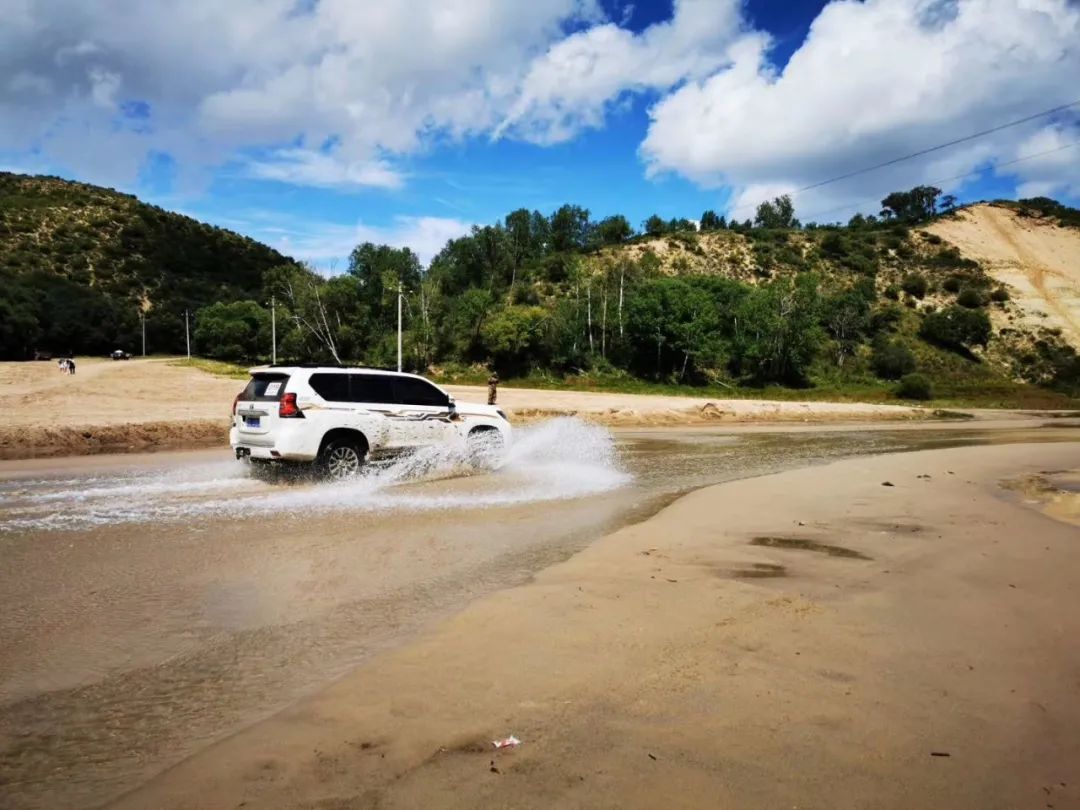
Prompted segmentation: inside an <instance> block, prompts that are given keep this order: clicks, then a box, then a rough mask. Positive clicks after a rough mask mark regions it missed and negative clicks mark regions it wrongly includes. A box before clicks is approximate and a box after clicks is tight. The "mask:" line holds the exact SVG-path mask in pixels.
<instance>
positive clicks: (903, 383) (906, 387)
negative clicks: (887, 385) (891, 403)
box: [896, 374, 934, 400]
mask: <svg viewBox="0 0 1080 810" xmlns="http://www.w3.org/2000/svg"><path fill="white" fill-rule="evenodd" d="M896 396H897V397H899V398H900V399H917V400H927V399H933V398H934V386H933V384H931V382H930V378H929V377H927V376H925V375H924V374H905V375H904V376H903V377H901V378H900V384H899V385H898V386H897V387H896Z"/></svg>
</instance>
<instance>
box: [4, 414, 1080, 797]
mask: <svg viewBox="0 0 1080 810" xmlns="http://www.w3.org/2000/svg"><path fill="white" fill-rule="evenodd" d="M1064 438H1069V434H1068V433H1067V431H1064V430H1062V429H1054V430H1052V431H1049V430H1048V431H1038V430H1028V431H995V432H992V433H984V432H981V431H975V430H967V429H965V430H955V429H953V430H919V431H907V430H905V431H839V432H817V433H815V432H796V433H776V434H768V433H740V434H737V435H734V434H725V433H723V432H721V431H717V430H702V429H698V430H678V431H632V432H626V433H621V434H619V436H618V438H617V441H615V440H613V439H612V437H611V435H610V434H608V433H607V432H606V431H603V430H600V429H598V428H594V427H589V426H587V425H583V424H581V423H576V422H573V421H572V420H559V421H557V422H556V423H553V424H548V425H543V426H538V427H536V428H533V429H531V430H528V431H523V432H522V433H521V434H520V437H519V442H518V444H517V445H516V447H515V448H514V450H513V451H512V452H511V455H510V458H509V459H508V460H507V463H506V465H505V466H504V467H503V468H502V469H501V470H499V471H498V472H497V473H495V474H492V475H473V476H467V477H456V476H455V475H454V468H453V466H452V464H453V461H452V459H436V460H435V461H436V462H437V463H431V462H432V459H426V460H425V459H418V460H414V462H409V463H412V464H415V465H416V466H414V467H411V468H410V467H408V466H401V465H398V466H392V467H391V468H389V469H385V468H384V469H383V470H381V471H377V472H376V474H375V476H374V478H372V479H369V480H366V481H360V482H353V483H352V484H349V485H345V486H331V485H315V484H310V483H305V484H298V485H293V486H280V485H278V486H274V485H270V484H267V483H265V482H261V481H253V480H251V479H249V478H247V477H246V476H244V475H243V474H242V471H243V468H242V467H241V466H239V465H237V464H235V463H234V462H231V461H229V462H226V463H222V464H209V465H206V464H203V465H188V466H184V467H182V468H178V469H175V470H171V471H168V472H164V473H153V474H148V472H147V471H145V470H141V469H139V468H137V467H133V468H132V469H131V470H129V471H127V472H122V473H118V474H115V475H108V476H102V475H98V476H89V475H88V476H68V477H66V478H42V479H38V480H27V479H22V480H18V479H16V480H9V481H7V482H2V483H0V521H4V522H5V523H6V527H5V528H6V529H7V530H6V531H5V532H4V533H3V534H0V548H2V549H3V553H4V565H3V566H0V593H2V594H4V600H5V601H4V604H3V607H4V610H3V611H0V730H2V736H0V786H2V788H0V789H2V790H3V794H4V806H5V807H7V806H10V807H50V808H53V807H82V806H86V805H93V804H96V803H100V802H102V801H104V800H106V799H108V798H109V797H111V796H114V795H116V794H117V793H118V792H121V791H123V790H125V789H128V788H130V787H132V786H134V785H136V784H138V783H139V782H141V781H143V780H145V779H146V778H149V777H150V776H151V775H153V774H154V773H156V772H157V771H159V770H161V769H162V768H163V767H166V766H168V765H169V764H171V763H173V762H176V761H177V760H178V759H180V758H182V757H183V756H185V755H187V754H189V753H191V752H193V751H195V750H197V749H198V748H200V747H202V746H204V745H206V744H208V743H209V742H212V741H213V740H215V739H217V738H219V737H221V736H222V735H224V734H228V733H230V732H231V731H234V730H235V729H237V728H239V727H242V726H243V725H245V724H248V723H250V722H253V721H254V720H257V719H259V718H261V717H264V716H266V715H267V714H268V713H271V712H273V711H275V710H278V709H280V708H282V707H284V706H286V705H288V704H289V703H290V702H292V701H295V700H296V699H298V698H299V697H301V696H303V695H304V694H306V693H309V692H311V691H312V690H314V689H317V688H319V687H320V686H322V685H324V684H326V683H327V682H328V681H330V680H332V679H333V678H335V677H338V676H340V675H341V674H343V673H344V672H346V671H347V670H348V669H349V668H351V667H353V666H355V665H356V664H357V663H358V662H361V661H363V660H364V659H365V658H366V657H368V656H370V655H372V654H373V653H374V652H377V651H378V650H381V649H385V648H386V647H387V646H388V645H392V644H396V643H400V642H401V641H402V639H405V638H407V637H408V636H409V635H410V634H412V633H415V632H416V630H417V629H419V628H420V627H422V626H423V625H424V624H426V623H428V622H431V621H432V620H433V619H436V618H438V617H440V616H443V615H446V614H448V613H451V612H453V611H456V610H459V609H460V608H461V607H462V606H463V605H464V604H466V603H467V602H468V601H469V600H471V599H474V598H476V597H477V596H479V595H482V594H484V593H488V592H491V591H492V590H495V589H498V588H503V587H506V586H508V585H513V584H515V583H519V582H522V581H525V580H527V579H528V578H529V577H530V576H532V575H533V574H534V573H535V572H537V571H538V570H540V569H542V568H544V567H546V566H548V565H550V564H552V563H553V562H556V561H558V560H561V559H564V558H566V557H568V556H570V555H571V554H573V553H574V552H575V551H577V550H579V549H580V548H582V547H583V546H584V545H585V544H587V543H588V542H589V541H590V540H592V539H593V538H595V537H597V536H600V535H602V534H605V533H607V532H610V531H611V530H613V529H615V528H618V527H619V526H621V525H625V524H626V523H629V522H634V521H637V520H640V519H643V518H645V517H647V516H648V515H649V514H651V513H653V512H655V511H656V510H657V509H659V508H661V507H662V506H663V505H665V504H666V503H668V502H670V501H671V500H672V499H673V498H674V497H677V496H678V495H679V494H681V493H683V492H686V491H688V490H691V489H694V488H697V487H700V486H704V485H707V484H711V483H716V482H720V481H726V480H733V479H737V478H745V477H748V476H755V475H763V474H767V473H770V472H774V471H778V470H782V469H787V468H792V467H798V466H802V465H806V464H819V463H826V462H829V461H833V460H836V459H840V458H845V457H850V456H854V455H862V454H876V453H886V452H899V451H904V450H915V449H924V448H935V447H950V446H960V445H967V444H984V443H988V442H1003V441H1038V440H1058V441H1061V440H1063V439H1064ZM211 505H212V506H211ZM787 539H788V540H790V539H791V538H787ZM808 550H813V549H808ZM818 550H820V549H818ZM824 552H825V553H830V552H829V550H828V549H825V550H824ZM785 573H786V572H785V571H784V570H783V569H781V568H778V567H769V566H762V565H758V566H752V567H747V568H741V569H738V570H733V571H727V572H718V575H723V576H727V577H738V578H756V577H780V576H784V574H785Z"/></svg>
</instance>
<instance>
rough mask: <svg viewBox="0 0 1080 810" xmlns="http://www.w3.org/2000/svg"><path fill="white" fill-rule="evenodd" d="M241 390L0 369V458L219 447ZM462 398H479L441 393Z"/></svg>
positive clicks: (188, 379) (613, 418)
mask: <svg viewBox="0 0 1080 810" xmlns="http://www.w3.org/2000/svg"><path fill="white" fill-rule="evenodd" d="M242 387H243V382H242V381H240V380H235V379H227V378H223V377H215V376H213V375H211V374H207V373H205V372H202V371H199V370H197V369H193V368H187V367H182V366H175V365H170V364H169V363H168V362H167V361H164V360H155V359H151V360H130V361H127V362H112V361H109V360H98V359H86V360H82V359H80V360H79V361H78V363H77V373H76V375H75V376H74V377H68V376H65V375H62V374H60V373H59V372H58V371H57V368H56V364H55V363H51V362H39V363H0V391H2V392H3V396H4V406H5V418H4V425H3V426H2V427H0V459H4V458H8V459H15V458H36V457H37V458H40V457H49V456H64V455H81V454H90V453H118V452H130V451H142V450H161V449H188V448H196V447H212V446H215V445H222V444H224V443H225V442H226V441H227V436H228V426H229V410H230V407H231V405H232V401H233V397H234V396H235V395H236V393H237V392H238V391H239V390H240V389H241V388H242ZM448 390H449V391H450V392H451V393H452V394H453V395H454V396H455V397H457V398H458V399H461V400H463V401H473V402H484V401H486V397H487V391H486V389H484V388H480V387H475V386H449V388H448ZM499 404H500V405H501V406H502V407H503V408H505V409H506V411H507V412H508V413H509V414H510V417H511V419H512V420H514V421H515V422H523V421H530V420H532V421H534V420H536V419H542V418H550V417H553V416H580V417H583V418H586V419H588V420H590V421H593V422H597V423H600V424H604V425H609V426H624V427H646V426H649V427H652V426H661V425H693V424H717V423H725V422H753V421H768V422H790V421H814V422H822V421H825V422H827V421H856V420H870V419H873V420H880V419H895V420H904V419H917V418H920V417H923V416H925V413H924V412H922V411H920V410H919V409H916V408H910V407H906V406H893V405H868V404H859V403H830V402H769V401H763V400H749V399H747V400H743V399H736V400H710V399H702V398H695V397H674V396H652V395H635V394H605V393H589V392H581V391H539V390H532V389H517V388H505V387H504V388H502V389H501V390H500V392H499Z"/></svg>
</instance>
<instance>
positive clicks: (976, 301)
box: [956, 287, 985, 309]
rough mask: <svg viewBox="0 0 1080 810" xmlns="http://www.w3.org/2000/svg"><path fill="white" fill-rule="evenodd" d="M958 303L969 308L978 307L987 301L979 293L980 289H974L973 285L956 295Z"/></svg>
mask: <svg viewBox="0 0 1080 810" xmlns="http://www.w3.org/2000/svg"><path fill="white" fill-rule="evenodd" d="M956 303H958V304H959V305H960V306H962V307H967V308H968V309H978V308H979V307H981V306H982V305H983V303H985V302H984V301H983V297H982V296H981V295H979V292H978V290H973V289H971V287H968V288H967V289H965V290H963V291H961V293H960V295H958V296H956Z"/></svg>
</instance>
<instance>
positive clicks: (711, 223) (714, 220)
mask: <svg viewBox="0 0 1080 810" xmlns="http://www.w3.org/2000/svg"><path fill="white" fill-rule="evenodd" d="M698 227H699V228H700V229H701V230H702V232H704V231H720V230H723V229H724V228H726V227H727V223H726V222H725V221H724V218H723V217H721V216H717V214H716V212H715V211H713V210H711V209H710V210H708V211H705V212H704V213H702V215H701V222H700V224H699V226H698Z"/></svg>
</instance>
